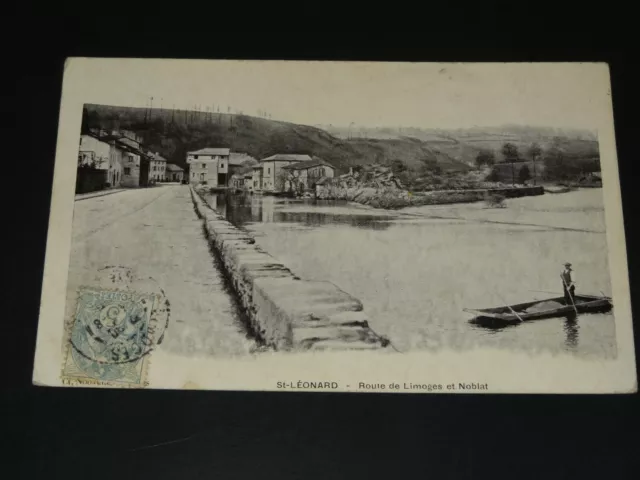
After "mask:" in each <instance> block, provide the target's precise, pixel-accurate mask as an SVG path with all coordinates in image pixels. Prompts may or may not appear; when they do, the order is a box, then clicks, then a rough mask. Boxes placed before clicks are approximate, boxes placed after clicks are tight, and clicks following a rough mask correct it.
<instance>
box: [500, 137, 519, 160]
mask: <svg viewBox="0 0 640 480" xmlns="http://www.w3.org/2000/svg"><path fill="white" fill-rule="evenodd" d="M502 156H503V157H504V161H505V162H517V161H518V158H519V157H520V153H519V152H518V147H516V146H515V145H514V144H513V143H509V142H507V143H505V144H504V145H503V146H502Z"/></svg>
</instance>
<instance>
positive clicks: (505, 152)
mask: <svg viewBox="0 0 640 480" xmlns="http://www.w3.org/2000/svg"><path fill="white" fill-rule="evenodd" d="M502 156H503V157H504V161H505V162H509V163H511V184H512V185H515V183H516V170H515V166H514V165H513V164H514V163H515V162H517V161H518V157H519V156H520V154H519V152H518V147H516V146H515V145H514V144H513V143H509V142H507V143H505V144H504V145H503V146H502Z"/></svg>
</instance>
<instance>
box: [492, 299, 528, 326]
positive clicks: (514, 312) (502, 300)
mask: <svg viewBox="0 0 640 480" xmlns="http://www.w3.org/2000/svg"><path fill="white" fill-rule="evenodd" d="M496 294H497V295H498V297H499V298H500V301H501V302H503V303H504V304H505V305H507V307H509V310H511V313H513V314H514V315H515V316H516V317H518V320H520V321H521V322H524V320H522V317H521V316H520V315H518V313H517V312H516V311H515V310H514V309H513V308H511V305H508V304H507V302H505V301H504V298H502V296H501V295H500V294H499V293H498V292H496Z"/></svg>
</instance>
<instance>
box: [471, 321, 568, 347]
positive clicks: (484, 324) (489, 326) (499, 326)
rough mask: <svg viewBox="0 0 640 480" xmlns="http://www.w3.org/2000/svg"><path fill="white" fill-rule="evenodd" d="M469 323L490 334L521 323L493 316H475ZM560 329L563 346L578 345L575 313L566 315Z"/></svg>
mask: <svg viewBox="0 0 640 480" xmlns="http://www.w3.org/2000/svg"><path fill="white" fill-rule="evenodd" d="M541 321H543V320H541ZM469 323H470V324H472V325H474V326H476V327H479V328H482V329H485V330H487V331H488V333H492V334H494V333H499V332H502V331H503V330H505V329H507V328H514V327H518V326H520V325H521V324H520V323H519V322H507V321H504V320H501V319H499V318H494V317H475V318H472V319H471V320H469ZM527 323H528V322H527ZM562 329H563V331H564V334H565V338H564V344H565V346H566V347H567V348H569V349H571V350H573V349H576V348H577V347H578V337H579V325H578V318H577V316H576V315H575V314H570V315H567V316H566V317H565V320H564V323H563V325H562Z"/></svg>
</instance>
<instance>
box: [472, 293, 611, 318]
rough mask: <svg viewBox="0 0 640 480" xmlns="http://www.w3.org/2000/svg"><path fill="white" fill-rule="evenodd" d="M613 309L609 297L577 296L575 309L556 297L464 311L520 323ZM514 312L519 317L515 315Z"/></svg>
mask: <svg viewBox="0 0 640 480" xmlns="http://www.w3.org/2000/svg"><path fill="white" fill-rule="evenodd" d="M612 308H613V304H612V303H611V298H609V297H594V296H592V295H576V296H575V309H574V308H573V305H572V304H571V303H569V304H567V302H566V301H565V299H564V297H554V298H548V299H546V300H536V301H534V302H527V303H518V304H515V305H509V306H502V307H495V308H465V309H464V311H465V312H468V313H473V314H474V315H476V318H490V319H495V320H499V321H501V322H505V323H520V321H521V320H522V321H525V322H526V321H529V320H540V319H543V318H553V317H566V316H569V315H575V313H576V310H577V311H578V313H605V312H608V311H610V310H611V309H612ZM514 311H515V312H516V313H517V315H516V314H514V313H513V312H514ZM518 317H519V318H518Z"/></svg>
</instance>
